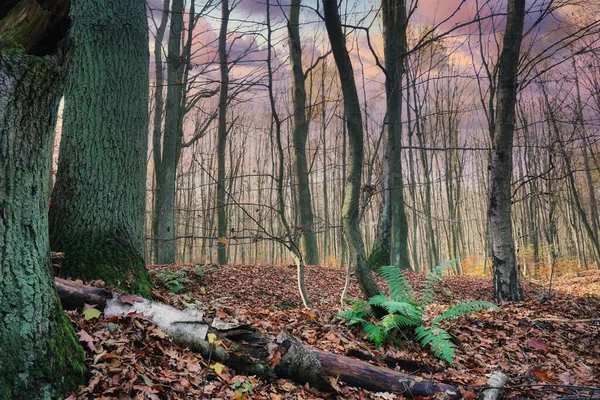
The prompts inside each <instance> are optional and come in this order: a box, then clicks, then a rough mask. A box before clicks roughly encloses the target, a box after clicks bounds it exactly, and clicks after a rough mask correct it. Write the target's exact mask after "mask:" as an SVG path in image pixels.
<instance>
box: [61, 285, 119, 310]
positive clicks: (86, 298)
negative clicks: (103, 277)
mask: <svg viewBox="0 0 600 400" xmlns="http://www.w3.org/2000/svg"><path fill="white" fill-rule="evenodd" d="M54 284H55V285H56V290H57V291H58V296H59V297H60V302H61V303H62V306H63V308H64V309H65V310H81V309H82V308H83V305H84V304H93V305H95V306H96V308H98V309H99V310H104V307H105V306H106V301H107V300H109V299H112V297H113V295H112V293H110V292H109V291H108V290H105V289H101V288H97V287H93V286H87V285H82V284H79V283H76V282H73V281H68V280H66V279H61V278H54Z"/></svg>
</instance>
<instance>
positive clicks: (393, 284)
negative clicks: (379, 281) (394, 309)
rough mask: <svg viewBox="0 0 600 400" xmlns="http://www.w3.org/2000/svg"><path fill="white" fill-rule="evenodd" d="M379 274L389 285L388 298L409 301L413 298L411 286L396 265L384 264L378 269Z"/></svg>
mask: <svg viewBox="0 0 600 400" xmlns="http://www.w3.org/2000/svg"><path fill="white" fill-rule="evenodd" d="M379 274H380V275H381V277H382V278H383V280H384V281H386V282H387V283H388V285H389V287H390V298H391V299H392V300H394V301H406V302H408V301H410V300H412V299H413V298H414V295H413V289H412V286H411V284H410V282H409V280H408V278H407V277H406V275H404V272H402V271H401V270H400V269H398V267H396V266H394V265H386V266H383V267H381V268H380V269H379Z"/></svg>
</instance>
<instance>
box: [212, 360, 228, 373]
mask: <svg viewBox="0 0 600 400" xmlns="http://www.w3.org/2000/svg"><path fill="white" fill-rule="evenodd" d="M210 368H211V369H214V370H215V372H216V373H217V375H221V374H222V373H223V370H224V369H225V366H224V365H223V364H221V363H214V364H213V365H211V366H210Z"/></svg>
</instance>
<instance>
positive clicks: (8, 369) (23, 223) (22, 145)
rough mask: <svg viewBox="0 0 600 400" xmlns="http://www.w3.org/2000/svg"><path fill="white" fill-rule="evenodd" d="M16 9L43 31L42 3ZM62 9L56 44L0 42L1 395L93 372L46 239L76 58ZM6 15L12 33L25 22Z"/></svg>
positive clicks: (69, 382)
mask: <svg viewBox="0 0 600 400" xmlns="http://www.w3.org/2000/svg"><path fill="white" fill-rule="evenodd" d="M56 3H59V2H56ZM63 3H66V2H63ZM13 5H14V8H12V9H11V10H9V14H10V12H13V13H14V14H13V15H12V16H13V17H23V18H19V20H20V21H21V23H22V24H23V25H21V26H20V27H21V28H24V32H29V34H30V35H33V36H36V32H35V31H34V30H28V29H27V24H29V23H34V22H36V18H37V17H40V16H43V15H44V13H38V14H31V13H30V12H31V11H32V10H34V11H35V10H37V11H40V10H42V11H43V10H44V9H43V7H42V6H41V5H39V4H38V3H37V2H35V1H33V0H32V1H20V2H14V3H13ZM63 6H64V4H63ZM62 9H63V10H64V14H60V13H58V15H57V14H56V13H55V12H54V11H52V10H45V11H47V13H49V14H51V16H52V17H53V19H54V21H58V24H57V25H56V26H55V27H56V28H57V29H58V31H60V32H61V34H59V35H57V36H55V37H54V39H53V41H51V42H52V43H51V42H46V45H43V46H40V42H39V41H38V40H37V39H36V38H34V40H31V39H32V37H31V36H30V35H27V41H24V42H21V41H19V38H18V36H13V37H12V39H11V42H10V44H9V45H8V46H10V48H9V47H8V46H7V45H5V43H1V42H2V40H1V39H0V349H1V350H0V399H52V398H57V397H59V396H61V395H63V394H65V393H66V392H68V391H69V390H72V389H74V388H75V387H77V385H78V384H80V383H83V378H84V373H85V366H84V363H83V360H84V353H83V350H82V349H81V346H80V345H79V343H78V341H77V339H76V336H75V333H74V331H73V328H72V327H71V325H70V324H69V321H68V320H67V318H66V316H65V314H64V312H63V311H62V308H61V305H60V302H59V299H58V296H57V294H56V289H55V287H54V282H53V280H52V272H51V270H52V269H51V262H50V246H49V243H48V217H47V206H48V196H47V195H48V189H49V187H48V186H49V182H50V179H49V177H50V170H49V166H50V159H51V148H52V137H53V135H52V132H53V129H54V124H55V122H56V115H57V111H58V103H59V101H60V96H61V93H62V89H63V87H64V75H65V68H66V64H67V61H68V58H69V54H68V52H66V51H65V49H66V47H67V46H68V45H67V41H68V39H66V40H65V41H62V39H64V37H65V35H66V34H67V32H68V26H69V21H68V17H66V13H67V12H68V4H67V6H66V7H63V8H62ZM17 14H18V15H17ZM5 16H6V15H1V16H0V31H2V32H4V33H6V32H7V31H10V29H11V28H17V25H15V24H13V23H11V22H7V20H6V19H4V17H5ZM36 16H37V17H36ZM38 22H39V21H38ZM6 23H8V24H9V25H6ZM59 25H62V26H59ZM58 31H57V32H58ZM44 32H47V30H42V31H41V35H40V37H43V40H48V37H47V35H46V34H44ZM4 37H6V36H4ZM30 40H31V41H30ZM59 42H61V43H62V44H61V45H59ZM15 43H16V45H15ZM34 54H36V55H34Z"/></svg>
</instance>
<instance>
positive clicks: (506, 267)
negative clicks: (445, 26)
mask: <svg viewBox="0 0 600 400" xmlns="http://www.w3.org/2000/svg"><path fill="white" fill-rule="evenodd" d="M524 18H525V0H509V1H508V11H507V21H506V29H505V32H504V40H503V44H502V53H501V55H500V60H499V64H498V109H497V114H496V116H497V119H496V125H495V129H494V132H493V137H492V142H493V145H494V150H493V153H492V165H491V170H490V174H491V179H490V202H489V211H488V212H489V218H490V234H491V242H492V265H493V268H494V300H495V301H496V302H501V301H506V300H508V301H520V300H523V291H522V289H521V286H520V284H519V277H518V273H517V261H516V256H515V247H514V241H513V231H512V219H511V193H512V191H511V178H512V171H513V154H512V151H513V135H514V130H515V120H516V118H515V103H516V100H517V86H518V85H517V68H518V63H519V54H520V49H521V40H522V38H523V20H524Z"/></svg>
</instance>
